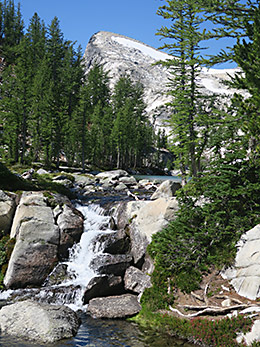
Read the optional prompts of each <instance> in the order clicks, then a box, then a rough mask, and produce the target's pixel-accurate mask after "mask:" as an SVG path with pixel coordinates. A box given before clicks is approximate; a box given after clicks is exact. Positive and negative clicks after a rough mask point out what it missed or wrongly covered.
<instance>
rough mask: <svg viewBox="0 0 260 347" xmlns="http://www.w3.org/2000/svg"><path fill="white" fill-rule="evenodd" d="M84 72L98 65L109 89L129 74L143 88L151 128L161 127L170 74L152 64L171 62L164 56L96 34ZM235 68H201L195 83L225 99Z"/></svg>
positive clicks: (113, 36)
mask: <svg viewBox="0 0 260 347" xmlns="http://www.w3.org/2000/svg"><path fill="white" fill-rule="evenodd" d="M84 59H85V62H86V73H88V71H89V70H90V69H91V68H92V66H93V65H94V64H95V63H98V64H102V65H103V66H104V69H105V71H109V76H110V78H111V81H110V83H111V87H113V86H114V84H115V83H116V81H117V80H118V78H119V77H120V76H122V75H125V74H126V75H130V76H131V78H132V80H133V81H140V82H141V83H142V84H143V86H144V98H145V103H146V104H147V107H146V111H147V114H148V116H149V118H150V121H151V123H152V124H153V125H154V127H155V128H165V120H166V119H167V118H168V117H169V112H170V111H169V110H168V109H167V107H166V106H165V103H167V101H169V100H170V99H169V96H168V95H167V94H166V93H167V85H168V83H169V80H168V78H169V76H170V72H169V70H168V69H166V68H165V67H163V66H161V65H155V63H156V62H157V61H159V60H167V59H171V56H169V55H168V54H166V53H163V52H161V51H158V50H157V49H155V48H153V47H150V46H148V45H146V44H144V43H142V42H140V41H138V40H135V39H132V38H129V37H126V36H123V35H119V34H115V33H111V32H107V31H100V32H98V33H96V34H94V35H93V36H92V37H91V39H90V41H89V43H88V45H87V48H86V51H85V54H84ZM235 71H236V69H225V70H221V69H220V70H219V69H206V68H203V69H202V71H201V74H200V77H199V79H198V84H199V85H200V86H201V90H202V92H203V93H205V94H207V95H208V94H212V93H215V94H218V95H220V97H223V98H225V97H226V96H227V95H228V94H232V93H233V92H234V91H232V90H229V89H228V87H227V86H226V85H225V83H224V82H225V81H226V80H228V79H229V78H230V77H229V75H231V76H233V75H234V73H235Z"/></svg>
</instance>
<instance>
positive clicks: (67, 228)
mask: <svg viewBox="0 0 260 347" xmlns="http://www.w3.org/2000/svg"><path fill="white" fill-rule="evenodd" d="M83 223H84V218H83V215H82V214H81V212H79V211H78V210H76V209H75V208H72V207H70V206H68V205H63V212H62V213H61V214H60V215H59V216H58V219H57V224H58V226H59V229H60V244H59V257H60V258H61V259H65V258H68V256H69V248H70V247H72V246H73V244H74V243H77V242H79V240H80V237H81V234H82V233H83Z"/></svg>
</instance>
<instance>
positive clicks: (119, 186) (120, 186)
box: [115, 182, 128, 192]
mask: <svg viewBox="0 0 260 347" xmlns="http://www.w3.org/2000/svg"><path fill="white" fill-rule="evenodd" d="M127 189H128V188H127V186H126V185H125V184H124V183H123V182H119V184H117V186H116V187H115V191H117V192H120V191H121V190H127Z"/></svg>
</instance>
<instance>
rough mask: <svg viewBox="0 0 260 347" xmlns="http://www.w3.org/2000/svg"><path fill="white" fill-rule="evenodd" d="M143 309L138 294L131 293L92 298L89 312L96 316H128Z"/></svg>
mask: <svg viewBox="0 0 260 347" xmlns="http://www.w3.org/2000/svg"><path fill="white" fill-rule="evenodd" d="M140 310H141V305H140V304H139V303H138V300H137V296H135V295H131V294H125V295H119V296H108V297H105V298H95V299H91V300H90V302H89V305H88V313H90V315H91V316H92V317H94V318H127V317H132V316H134V315H136V314H137V313H138V312H139V311H140Z"/></svg>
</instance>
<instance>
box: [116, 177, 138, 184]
mask: <svg viewBox="0 0 260 347" xmlns="http://www.w3.org/2000/svg"><path fill="white" fill-rule="evenodd" d="M119 182H122V183H124V184H125V185H126V186H134V185H136V184H137V181H136V179H135V178H134V177H133V176H130V177H124V176H123V177H120V178H119Z"/></svg>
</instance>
